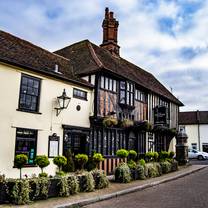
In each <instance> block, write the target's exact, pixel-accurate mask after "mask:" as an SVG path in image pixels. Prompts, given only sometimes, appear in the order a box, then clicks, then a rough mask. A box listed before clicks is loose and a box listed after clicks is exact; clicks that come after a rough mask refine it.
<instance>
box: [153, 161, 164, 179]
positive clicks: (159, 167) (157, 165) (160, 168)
mask: <svg viewBox="0 0 208 208" xmlns="http://www.w3.org/2000/svg"><path fill="white" fill-rule="evenodd" d="M153 165H154V168H156V170H157V173H158V174H157V175H158V176H161V175H162V167H161V165H160V163H158V162H155V163H153Z"/></svg>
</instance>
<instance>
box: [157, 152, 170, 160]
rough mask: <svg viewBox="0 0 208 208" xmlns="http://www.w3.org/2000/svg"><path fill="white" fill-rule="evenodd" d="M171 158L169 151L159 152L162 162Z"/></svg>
mask: <svg viewBox="0 0 208 208" xmlns="http://www.w3.org/2000/svg"><path fill="white" fill-rule="evenodd" d="M168 158H169V153H168V152H167V151H161V152H159V160H160V161H161V162H163V161H166V160H167V159H168Z"/></svg>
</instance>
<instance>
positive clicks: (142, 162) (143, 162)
mask: <svg viewBox="0 0 208 208" xmlns="http://www.w3.org/2000/svg"><path fill="white" fill-rule="evenodd" d="M139 164H140V165H142V166H143V167H144V166H145V164H146V162H145V160H144V159H141V160H139Z"/></svg>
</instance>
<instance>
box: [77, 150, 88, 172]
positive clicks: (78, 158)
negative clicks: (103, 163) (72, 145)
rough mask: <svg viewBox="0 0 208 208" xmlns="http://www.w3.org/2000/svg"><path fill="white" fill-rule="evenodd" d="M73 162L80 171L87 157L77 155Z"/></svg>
mask: <svg viewBox="0 0 208 208" xmlns="http://www.w3.org/2000/svg"><path fill="white" fill-rule="evenodd" d="M75 160H76V161H77V164H78V166H79V167H80V169H81V170H83V169H84V165H85V164H86V163H87V161H88V156H87V155H86V154H78V155H76V156H75Z"/></svg>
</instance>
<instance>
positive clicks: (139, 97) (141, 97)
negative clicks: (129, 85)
mask: <svg viewBox="0 0 208 208" xmlns="http://www.w3.org/2000/svg"><path fill="white" fill-rule="evenodd" d="M135 100H137V101H141V102H143V103H147V94H145V93H144V92H142V91H140V90H138V89H136V90H135Z"/></svg>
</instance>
